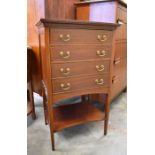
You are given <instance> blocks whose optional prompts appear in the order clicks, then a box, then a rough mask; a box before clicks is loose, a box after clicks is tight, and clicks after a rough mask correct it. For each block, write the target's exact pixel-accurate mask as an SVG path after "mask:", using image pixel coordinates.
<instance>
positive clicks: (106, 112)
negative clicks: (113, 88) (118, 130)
mask: <svg viewBox="0 0 155 155" xmlns="http://www.w3.org/2000/svg"><path fill="white" fill-rule="evenodd" d="M109 109H110V96H109V95H108V94H107V95H106V100H105V120H104V135H107V132H108V122H109Z"/></svg>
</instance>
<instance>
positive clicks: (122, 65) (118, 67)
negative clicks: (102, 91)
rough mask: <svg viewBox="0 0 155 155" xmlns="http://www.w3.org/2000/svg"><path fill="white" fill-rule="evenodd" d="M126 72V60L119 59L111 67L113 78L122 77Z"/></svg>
mask: <svg viewBox="0 0 155 155" xmlns="http://www.w3.org/2000/svg"><path fill="white" fill-rule="evenodd" d="M126 71H127V59H126V58H120V59H118V60H117V61H115V63H114V65H113V74H114V76H118V75H122V74H124V73H125V72H126Z"/></svg>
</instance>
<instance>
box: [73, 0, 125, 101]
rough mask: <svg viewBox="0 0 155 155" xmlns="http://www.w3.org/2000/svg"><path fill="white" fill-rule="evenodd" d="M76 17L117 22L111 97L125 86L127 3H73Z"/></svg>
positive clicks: (109, 0) (100, 0)
mask: <svg viewBox="0 0 155 155" xmlns="http://www.w3.org/2000/svg"><path fill="white" fill-rule="evenodd" d="M75 5H76V19H77V20H87V21H97V22H110V23H118V24H120V27H118V29H117V30H116V37H115V51H114V59H113V73H112V74H113V79H114V80H113V83H112V87H111V99H113V98H114V97H116V96H117V95H118V94H119V93H120V92H121V91H122V90H124V89H125V88H126V86H127V4H126V3H125V2H123V1H122V0H106V1H105V0H96V1H83V2H78V3H75Z"/></svg>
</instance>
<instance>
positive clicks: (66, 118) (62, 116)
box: [53, 102, 105, 132]
mask: <svg viewBox="0 0 155 155" xmlns="http://www.w3.org/2000/svg"><path fill="white" fill-rule="evenodd" d="M53 110H54V132H56V131H59V130H62V129H64V128H68V127H72V126H75V125H79V124H83V123H86V122H91V121H99V120H104V118H105V114H104V112H101V111H100V110H99V109H97V108H96V107H95V106H94V105H92V104H90V103H87V102H85V103H76V104H70V105H65V106H59V107H55V108H53Z"/></svg>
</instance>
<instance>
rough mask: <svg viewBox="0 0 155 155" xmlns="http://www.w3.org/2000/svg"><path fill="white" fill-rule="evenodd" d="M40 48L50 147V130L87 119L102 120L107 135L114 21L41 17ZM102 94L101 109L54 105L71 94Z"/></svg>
mask: <svg viewBox="0 0 155 155" xmlns="http://www.w3.org/2000/svg"><path fill="white" fill-rule="evenodd" d="M37 26H38V28H39V39H40V41H39V42H40V51H41V57H42V64H43V65H42V73H43V86H44V87H43V88H44V95H43V96H44V100H45V101H44V104H46V103H47V109H46V110H45V112H46V113H47V118H48V122H47V123H49V126H50V131H51V142H52V149H53V150H54V149H55V147H54V133H55V132H57V131H60V130H62V129H64V128H68V127H71V126H74V125H79V124H82V123H86V122H90V121H98V120H104V134H105V135H106V134H107V127H108V117H109V103H110V98H109V96H110V95H109V94H110V87H111V83H112V74H111V72H112V65H113V64H112V61H111V60H112V59H113V56H114V55H113V53H114V52H113V50H114V49H113V44H114V30H115V29H116V27H117V26H118V25H117V24H108V23H97V22H78V21H73V20H68V21H66V20H47V19H41V20H40V22H38V24H37ZM96 93H105V94H106V102H105V109H104V112H102V111H100V110H99V109H97V108H96V107H95V106H93V105H92V104H91V103H89V102H88V101H84V102H82V103H76V104H71V105H62V106H56V105H57V104H56V103H57V102H59V101H61V100H64V99H68V98H70V97H74V96H81V95H87V94H96Z"/></svg>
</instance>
